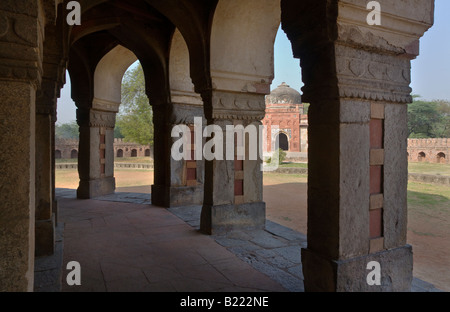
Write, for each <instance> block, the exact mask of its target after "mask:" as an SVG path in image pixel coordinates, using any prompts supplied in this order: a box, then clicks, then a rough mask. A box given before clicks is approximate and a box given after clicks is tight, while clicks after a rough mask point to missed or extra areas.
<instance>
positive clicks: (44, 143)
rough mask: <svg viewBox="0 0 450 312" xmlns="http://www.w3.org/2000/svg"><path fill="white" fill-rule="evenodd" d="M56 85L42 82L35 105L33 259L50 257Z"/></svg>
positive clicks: (52, 239) (52, 218) (53, 237)
mask: <svg viewBox="0 0 450 312" xmlns="http://www.w3.org/2000/svg"><path fill="white" fill-rule="evenodd" d="M55 101H56V84H55V83H54V82H53V81H48V80H44V81H43V83H42V88H41V90H40V91H39V92H38V97H37V101H36V104H37V105H36V246H35V248H36V256H37V257H39V256H48V255H51V254H53V251H54V243H55V214H54V211H53V184H54V183H53V174H52V171H53V169H52V167H53V162H52V158H53V154H54V150H53V149H52V125H53V123H52V119H53V118H52V117H53V112H54V110H55Z"/></svg>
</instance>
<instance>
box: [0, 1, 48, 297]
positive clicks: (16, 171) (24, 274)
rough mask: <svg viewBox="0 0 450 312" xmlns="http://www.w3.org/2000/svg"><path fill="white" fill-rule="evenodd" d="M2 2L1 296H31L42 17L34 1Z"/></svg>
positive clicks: (42, 34) (0, 120)
mask: <svg viewBox="0 0 450 312" xmlns="http://www.w3.org/2000/svg"><path fill="white" fill-rule="evenodd" d="M23 4H24V3H22V2H16V1H1V2H0V99H1V105H0V131H1V133H2V134H1V136H0V146H1V147H2V152H1V153H0V164H1V165H0V196H1V200H0V202H1V204H0V205H1V206H0V215H1V217H0V250H1V252H0V268H1V269H0V291H32V290H33V282H34V238H35V237H34V221H35V183H34V181H35V130H36V128H35V120H36V119H35V118H36V112H35V109H36V108H35V100H36V90H37V89H38V86H39V85H40V83H41V77H42V56H43V51H42V43H43V38H44V31H43V27H44V23H43V22H44V17H43V16H42V10H41V9H40V7H39V3H38V1H29V2H27V3H26V5H23Z"/></svg>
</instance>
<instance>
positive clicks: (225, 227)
mask: <svg viewBox="0 0 450 312" xmlns="http://www.w3.org/2000/svg"><path fill="white" fill-rule="evenodd" d="M204 101H205V106H206V105H210V106H209V108H208V106H206V107H205V115H206V118H207V121H208V125H216V126H219V127H220V128H221V129H222V134H223V138H224V144H225V142H226V127H227V126H237V125H241V126H242V127H244V128H245V127H247V126H249V125H250V126H253V127H255V129H258V127H259V125H261V122H260V120H262V118H263V117H264V109H265V100H264V95H261V94H251V93H241V94H239V93H234V92H224V91H212V92H211V93H210V94H205V95H204ZM258 135H259V132H258V131H257V136H258ZM255 139H256V142H255V143H256V146H254V148H256V160H250V157H248V156H249V153H251V152H254V151H253V148H252V149H251V148H250V147H249V146H250V145H249V140H246V142H245V145H244V144H243V142H237V141H235V142H234V143H235V144H236V146H238V145H241V146H245V154H246V155H245V158H244V160H238V159H237V158H235V159H231V160H230V159H228V160H227V157H226V151H227V149H228V147H227V146H223V160H217V159H216V160H206V161H205V189H204V192H205V194H204V202H203V208H202V213H201V224H200V228H201V230H202V231H203V232H205V233H207V234H218V233H223V232H228V231H232V230H239V229H263V228H264V226H265V220H266V219H265V217H266V215H265V203H264V202H263V198H262V171H261V164H262V160H261V159H260V155H259V152H258V144H259V138H258V137H256V138H255V137H254V138H253V140H255ZM207 141H208V139H207ZM233 141H234V140H233ZM235 153H236V151H235Z"/></svg>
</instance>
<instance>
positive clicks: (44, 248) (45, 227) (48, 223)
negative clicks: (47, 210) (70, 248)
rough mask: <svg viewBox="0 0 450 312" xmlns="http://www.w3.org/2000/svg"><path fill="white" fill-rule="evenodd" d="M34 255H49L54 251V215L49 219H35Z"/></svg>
mask: <svg viewBox="0 0 450 312" xmlns="http://www.w3.org/2000/svg"><path fill="white" fill-rule="evenodd" d="M35 238H36V242H35V256H36V257H44V256H51V255H53V253H54V252H55V215H53V217H52V218H51V219H50V220H37V221H36V225H35Z"/></svg>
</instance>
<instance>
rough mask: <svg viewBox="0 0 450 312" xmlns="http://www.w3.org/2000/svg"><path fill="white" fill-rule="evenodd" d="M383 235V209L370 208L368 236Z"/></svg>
mask: <svg viewBox="0 0 450 312" xmlns="http://www.w3.org/2000/svg"><path fill="white" fill-rule="evenodd" d="M381 236H383V209H381V208H380V209H375V210H370V238H375V237H381Z"/></svg>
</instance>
